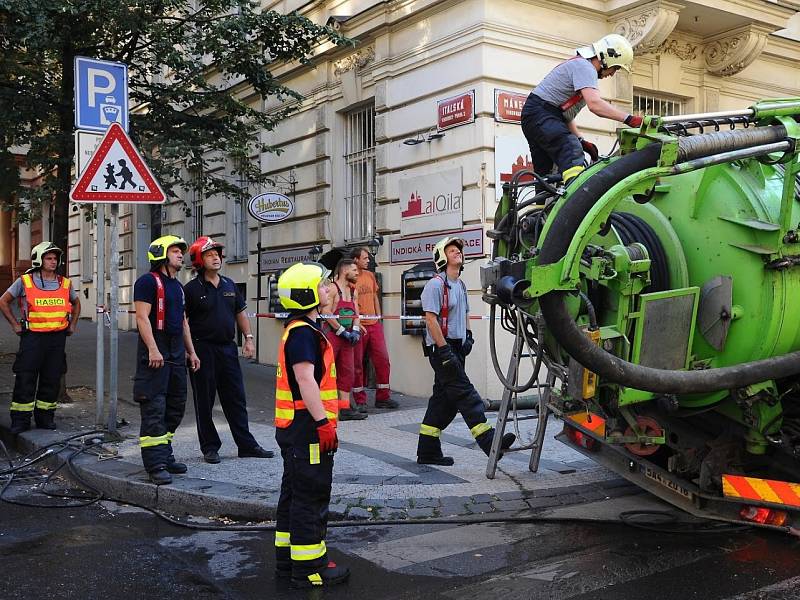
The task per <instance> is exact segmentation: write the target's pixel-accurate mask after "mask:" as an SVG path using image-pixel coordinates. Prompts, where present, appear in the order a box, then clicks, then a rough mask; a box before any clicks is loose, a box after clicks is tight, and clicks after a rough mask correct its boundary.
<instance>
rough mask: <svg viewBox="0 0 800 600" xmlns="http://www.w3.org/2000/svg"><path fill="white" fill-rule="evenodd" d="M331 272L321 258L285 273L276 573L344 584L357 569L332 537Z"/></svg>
mask: <svg viewBox="0 0 800 600" xmlns="http://www.w3.org/2000/svg"><path fill="white" fill-rule="evenodd" d="M329 275H330V271H329V270H328V269H327V268H326V267H325V266H324V265H322V264H320V263H316V262H301V263H296V264H294V265H292V266H291V267H289V268H288V269H286V271H284V272H283V274H282V275H281V276H280V277H279V278H278V295H279V297H280V300H281V304H282V305H283V307H284V308H285V309H286V310H288V311H289V313H290V316H289V318H288V319H287V320H286V324H285V326H284V327H285V328H284V331H283V335H282V336H281V341H280V346H279V347H278V369H277V373H276V379H277V384H276V390H275V439H276V440H277V441H278V445H279V446H280V449H281V457H282V458H283V478H282V480H281V493H280V498H279V500H278V508H277V511H276V517H275V520H276V523H275V554H276V559H277V561H276V576H277V577H278V578H291V579H290V582H289V583H290V585H291V586H292V587H317V586H328V585H335V584H337V583H342V582H344V581H345V580H346V579H347V578H348V577H349V576H350V571H349V569H347V567H342V566H338V565H336V563H334V562H331V561H329V560H328V551H327V548H326V546H325V536H326V533H327V527H328V504H329V503H330V499H331V485H332V482H333V454H334V452H336V448H337V447H338V446H339V441H338V438H337V436H336V422H337V417H338V410H339V408H338V407H339V395H338V392H337V389H336V366H335V364H334V356H333V347H332V346H331V343H330V342H329V341H328V339H327V338H326V337H325V334H324V333H322V331H321V329H320V327H319V324H318V322H317V319H318V318H319V306H320V304H325V303H327V301H328V294H329V293H330V288H331V282H330V280H329V279H328V276H329Z"/></svg>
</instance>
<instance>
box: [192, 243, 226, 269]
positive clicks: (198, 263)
mask: <svg viewBox="0 0 800 600" xmlns="http://www.w3.org/2000/svg"><path fill="white" fill-rule="evenodd" d="M223 248H225V246H224V245H222V244H220V243H218V242H215V241H214V240H212V239H211V238H210V237H208V236H207V235H201V236H200V237H199V238H197V239H196V240H195V241H194V243H193V244H192V245H191V246H189V260H191V261H192V266H193V267H194V268H195V269H202V268H203V253H204V252H206V251H208V250H218V251H219V257H220V258H225V257H224V256H223V255H222V249H223Z"/></svg>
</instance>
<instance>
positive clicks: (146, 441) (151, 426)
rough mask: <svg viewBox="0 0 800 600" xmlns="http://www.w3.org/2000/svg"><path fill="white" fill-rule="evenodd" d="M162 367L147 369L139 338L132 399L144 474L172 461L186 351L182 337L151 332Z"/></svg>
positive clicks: (183, 390)
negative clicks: (136, 410)
mask: <svg viewBox="0 0 800 600" xmlns="http://www.w3.org/2000/svg"><path fill="white" fill-rule="evenodd" d="M153 337H154V339H155V341H156V345H157V346H158V350H159V352H161V356H163V357H164V366H163V367H161V368H160V369H151V368H150V367H149V366H148V363H149V358H148V357H149V353H148V351H147V346H145V345H144V342H142V339H141V338H139V347H138V349H137V351H136V359H137V360H136V375H135V376H134V378H133V399H134V400H135V401H136V402H138V403H139V410H140V412H141V417H142V425H141V428H140V432H139V445H140V447H141V449H142V462H143V463H144V468H145V469H146V470H147V472H148V473H152V472H153V471H157V470H159V469H163V468H165V467H166V466H167V465H168V464H170V463H172V462H174V461H175V458H174V456H173V454H172V434H174V433H175V430H176V429H177V428H178V425H180V424H181V421H182V420H183V413H184V411H185V409H186V349H185V347H184V344H183V335H182V334H181V335H174V336H170V335H167V334H165V333H163V332H157V331H156V332H153Z"/></svg>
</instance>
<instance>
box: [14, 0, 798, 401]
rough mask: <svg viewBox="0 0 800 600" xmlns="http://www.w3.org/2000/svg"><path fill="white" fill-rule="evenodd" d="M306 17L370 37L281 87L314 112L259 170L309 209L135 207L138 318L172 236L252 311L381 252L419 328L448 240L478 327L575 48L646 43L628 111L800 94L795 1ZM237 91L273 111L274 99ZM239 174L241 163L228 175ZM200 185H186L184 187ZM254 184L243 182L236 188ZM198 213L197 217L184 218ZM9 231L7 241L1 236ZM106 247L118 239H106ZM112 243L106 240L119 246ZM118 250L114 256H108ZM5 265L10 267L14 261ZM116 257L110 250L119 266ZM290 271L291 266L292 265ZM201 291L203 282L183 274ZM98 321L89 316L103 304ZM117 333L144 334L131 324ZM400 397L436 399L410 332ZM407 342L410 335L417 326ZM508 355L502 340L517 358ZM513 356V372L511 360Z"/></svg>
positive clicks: (272, 342) (324, 5) (602, 123)
mask: <svg viewBox="0 0 800 600" xmlns="http://www.w3.org/2000/svg"><path fill="white" fill-rule="evenodd" d="M263 5H264V8H265V9H274V10H277V11H283V12H286V11H292V10H298V11H300V12H301V13H303V14H305V15H307V16H308V17H309V18H310V19H311V20H313V21H314V22H316V23H320V24H323V23H329V24H332V25H333V26H335V27H337V28H338V29H339V30H340V32H341V33H343V34H344V35H346V36H348V37H350V38H352V39H355V40H357V41H358V44H357V45H356V47H355V48H351V49H347V50H343V49H337V48H329V49H326V48H322V49H320V52H319V55H318V56H317V57H316V59H315V60H314V61H313V62H312V64H311V65H305V66H303V65H297V64H295V65H285V66H283V67H281V68H280V69H278V71H277V73H279V74H280V76H281V78H282V81H284V82H285V83H286V85H288V86H289V87H291V88H293V89H295V90H297V91H299V92H300V93H302V94H303V96H304V98H305V99H304V101H303V102H302V103H300V105H299V106H298V107H297V111H296V112H295V113H294V115H293V116H292V117H291V118H289V119H287V120H286V121H284V122H283V123H281V125H280V126H279V127H278V128H276V129H275V130H274V131H272V132H264V133H263V136H264V140H265V141H266V142H268V143H270V144H271V145H273V146H276V147H278V148H281V149H282V150H283V152H282V153H281V154H279V155H276V154H264V155H261V156H254V157H252V159H253V160H255V161H258V162H259V163H260V167H261V170H262V172H264V173H267V174H270V175H271V176H273V178H274V179H275V188H274V189H252V190H251V189H248V194H249V195H250V196H256V195H258V194H261V193H265V192H270V191H275V192H281V193H283V194H285V195H287V196H288V197H289V198H291V200H292V201H293V204H294V212H293V214H292V216H291V217H290V218H288V219H286V220H283V221H281V222H276V223H271V224H267V225H264V226H262V227H259V225H258V223H257V221H255V220H254V219H253V218H252V217H250V216H248V212H247V206H246V204H247V202H246V201H245V202H240V201H238V200H231V199H228V198H221V197H216V198H215V197H211V198H203V197H200V196H199V195H198V194H191V193H187V194H186V196H185V197H184V198H181V199H180V201H175V202H172V203H168V204H165V205H163V206H139V207H127V206H123V207H122V208H121V213H120V215H121V216H120V226H119V231H120V250H121V254H120V263H119V265H118V266H117V268H119V271H120V273H119V276H120V284H121V288H120V302H121V304H122V309H123V310H126V311H131V310H132V308H133V307H132V302H131V296H132V284H133V282H134V281H135V279H136V277H137V276H138V275H140V274H141V273H142V272H144V271H145V270H146V269H147V260H146V251H147V244H148V242H149V240H150V239H152V238H154V237H156V236H157V235H162V234H166V233H173V234H176V235H181V236H183V237H185V238H186V239H187V241H189V242H190V243H191V241H192V240H193V239H194V238H195V237H197V236H198V235H200V234H205V235H210V236H212V237H214V238H215V239H218V240H219V241H221V242H222V243H224V244H225V246H226V255H227V258H226V261H227V265H226V267H225V271H224V272H225V274H226V275H227V276H229V277H231V278H232V279H234V281H236V282H238V283H239V284H240V285H241V286H242V288H243V289H244V290H246V296H247V298H248V305H249V308H248V311H249V312H252V313H255V312H256V311H258V312H262V313H266V312H269V303H268V300H267V299H266V298H264V299H261V300H257V297H258V290H259V289H260V290H261V296H262V297H266V296H267V295H268V290H269V287H270V286H269V281H270V280H269V273H267V274H264V275H262V276H261V284H260V287H259V256H258V252H257V249H258V246H259V238H260V239H261V246H262V248H263V249H264V253H262V254H263V256H262V266H263V267H264V269H263V270H267V271H269V270H272V271H274V269H277V268H278V267H279V266H280V265H281V264H283V263H282V262H281V260H288V259H289V258H291V257H293V256H294V257H299V256H303V255H308V253H309V250H310V249H311V248H312V247H313V246H317V245H319V246H321V247H322V250H323V251H328V250H330V249H331V248H349V247H353V246H358V245H364V244H365V243H367V242H373V243H375V242H376V241H377V240H378V236H381V237H382V245H379V246H377V245H376V246H375V248H376V260H377V265H378V266H377V271H378V273H379V275H380V277H381V279H382V282H383V299H382V301H383V311H384V314H385V315H387V316H400V315H403V314H405V310H404V307H403V305H402V298H403V293H402V286H403V273H404V272H405V271H406V270H408V269H409V268H410V267H412V266H414V264H415V263H419V262H423V261H427V260H430V258H429V248H430V246H431V245H432V243H433V242H435V240H436V239H438V238H439V237H442V236H443V235H444V234H445V232H449V231H460V232H464V235H465V237H467V238H468V240H469V252H468V264H467V266H466V269H465V272H464V278H465V281H466V283H467V287H468V289H469V292H470V306H471V311H472V314H473V315H486V314H488V309H487V307H486V305H484V304H483V302H482V301H481V290H480V282H479V276H478V267H479V264H480V263H481V262H482V259H483V257H485V256H487V255H488V254H489V253H490V246H489V243H488V240H487V238H486V237H485V234H484V231H485V230H486V229H488V228H490V227H491V225H490V224H491V223H492V219H493V215H494V212H495V208H496V206H497V199H498V196H499V194H500V190H501V187H502V182H503V181H504V180H505V179H507V178H508V177H510V175H511V174H512V173H513V172H514V170H516V169H518V168H520V167H524V166H525V165H526V164H528V162H529V152H528V151H527V146H526V144H525V141H524V138H523V136H522V133H521V131H520V127H519V125H518V119H519V110H520V108H521V106H520V100H521V99H524V97H525V96H526V95H527V93H528V92H529V91H530V89H531V88H532V87H534V86H535V85H536V84H537V82H538V81H540V80H541V79H542V77H544V75H546V74H547V73H548V72H549V70H550V69H551V68H552V67H554V66H555V65H557V64H558V63H559V62H561V61H563V60H565V59H567V58H569V57H570V56H572V55H574V53H575V48H577V47H578V46H582V45H586V44H587V43H590V42H592V41H594V40H596V39H598V38H600V37H602V36H603V35H605V34H607V33H610V32H618V33H622V34H623V35H625V36H626V37H628V38H629V39H630V40H631V41H632V43H633V44H634V46H635V51H636V60H635V62H634V69H633V73H632V74H631V75H630V76H628V75H626V74H625V73H624V72H620V73H618V74H617V75H616V76H615V77H613V78H611V79H610V80H604V81H602V82H601V84H600V91H601V93H602V95H603V96H604V97H605V98H606V99H607V100H609V101H610V102H612V103H613V104H615V105H617V106H619V107H620V108H622V109H623V110H626V111H628V112H634V111H639V112H644V113H648V114H662V115H665V114H681V113H683V114H685V113H694V112H709V111H717V110H728V109H738V108H744V107H747V106H749V105H750V104H752V103H753V102H754V101H755V100H758V99H760V98H768V97H786V96H800V70H798V69H797V67H796V65H797V64H798V61H800V42H798V39H800V36H798V35H797V33H798V31H800V24H799V23H798V10H800V2H798V1H790V0H781V1H768V0H700V1H692V2H680V3H679V2H672V1H661V0H651V1H649V2H642V1H640V0H580V1H577V0H385V1H375V0H349V1H344V0H328V1H323V0H318V1H313V2H301V1H289V0H285V1H283V2H268V1H266V0H265V1H264V2H263ZM232 93H237V94H241V96H242V97H243V98H246V99H247V100H248V101H251V102H253V103H254V105H260V106H261V107H262V109H263V110H267V111H268V110H272V109H274V108H275V107H277V104H276V101H275V100H273V99H267V100H266V101H264V100H263V99H261V98H259V97H255V96H249V95H248V93H249V92H248V90H247V89H238V88H237V89H235V90H232ZM578 124H579V126H580V127H581V129H582V130H583V131H584V133H585V135H586V137H587V138H589V139H591V140H592V141H594V142H596V143H597V145H598V146H599V148H600V151H601V154H602V153H607V152H610V151H611V149H612V146H613V141H614V130H615V127H616V126H617V124H616V123H613V122H611V121H608V120H604V119H600V118H597V117H595V116H593V115H592V114H591V113H589V112H588V110H584V111H583V112H582V113H581V114H580V116H579V117H578ZM229 168H230V166H229ZM189 176H190V175H189V174H187V177H189ZM239 183H240V185H241V186H242V187H244V188H247V186H248V183H247V182H246V181H242V182H239ZM184 202H185V204H186V206H188V208H189V211H190V212H189V215H188V216H187V214H186V213H185V211H184ZM84 213H85V209H84V208H81V207H78V206H75V207H73V212H71V219H70V224H71V225H70V235H69V252H68V255H69V274H70V275H71V276H72V277H73V278H74V280H75V281H76V283H77V284H78V285H79V286H80V287H82V288H84V289H87V290H88V297H89V298H94V289H93V287H94V281H93V273H94V272H95V268H96V265H95V262H96V261H95V258H94V257H95V255H96V253H95V249H94V246H93V240H94V235H95V231H94V226H93V224H92V223H91V221H87V220H86V219H85V218H84V217H85V215H84ZM3 230H4V228H3V227H0V232H1V231H3ZM106 237H107V238H108V236H106ZM107 244H108V242H107ZM107 250H108V249H107ZM2 256H3V255H2V253H0V257H2ZM106 256H108V252H106ZM287 257H289V258H287ZM186 276H187V277H188V273H187V274H186ZM84 314H85V316H87V317H88V316H92V315H93V314H94V309H93V308H92V307H91V306H90V303H88V302H86V303H85V304H84ZM119 318H120V327H121V328H123V329H124V328H131V327H133V326H134V321H133V318H132V315H131V314H130V313H121V314H120V315H119ZM384 327H385V331H386V337H387V343H388V345H389V348H390V355H391V361H392V380H391V385H392V388H393V389H395V390H397V391H399V392H403V393H407V394H414V395H427V394H428V393H429V391H430V385H431V382H432V373H431V371H430V369H429V368H428V367H427V365H426V359H424V358H423V356H422V353H421V349H420V338H419V337H418V336H414V335H403V333H402V330H403V329H404V328H403V327H402V326H401V321H400V320H397V319H387V320H386V321H385V324H384ZM281 328H282V324H281V323H280V322H279V321H276V320H275V319H272V318H259V319H258V328H257V331H258V342H259V359H260V361H261V362H264V363H268V364H274V363H275V360H276V351H277V341H278V337H279V334H280V331H281ZM405 329H407V328H405ZM472 329H473V331H474V332H475V334H476V340H477V343H476V350H475V351H474V352H473V354H472V357H471V358H470V361H469V362H468V372H469V375H470V377H471V379H472V381H473V382H474V383H475V385H476V387H477V388H478V390H479V391H480V392H481V394H482V395H484V396H486V397H489V398H499V396H500V394H501V392H502V390H501V387H500V384H499V382H498V381H497V378H496V377H495V375H494V371H493V368H492V366H491V362H490V361H489V360H488V359H479V358H477V357H488V346H487V342H488V321H487V320H485V319H484V320H475V321H473V322H472ZM509 345H510V344H507V343H503V344H502V346H503V347H504V348H506V349H507V348H508V346H509ZM507 359H508V355H507V350H502V351H501V361H502V362H503V363H504V362H505V361H507Z"/></svg>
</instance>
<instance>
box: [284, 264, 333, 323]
mask: <svg viewBox="0 0 800 600" xmlns="http://www.w3.org/2000/svg"><path fill="white" fill-rule="evenodd" d="M330 274H331V272H330V269H328V268H327V267H326V266H325V265H323V264H321V263H318V262H311V261H307V262H299V263H295V264H293V265H292V266H291V267H289V268H288V269H286V270H285V271H284V272H283V273H281V276H280V277H278V297H279V298H280V300H281V306H283V308H285V309H286V310H296V311H306V310H311V309H312V308H314V307H315V306H317V305H319V291H318V290H317V288H318V287H319V284H320V282H321V281H322V280H323V279H326V278H327V277H328V276H329V275H330Z"/></svg>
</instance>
